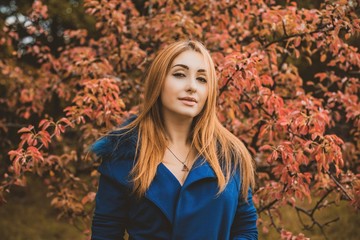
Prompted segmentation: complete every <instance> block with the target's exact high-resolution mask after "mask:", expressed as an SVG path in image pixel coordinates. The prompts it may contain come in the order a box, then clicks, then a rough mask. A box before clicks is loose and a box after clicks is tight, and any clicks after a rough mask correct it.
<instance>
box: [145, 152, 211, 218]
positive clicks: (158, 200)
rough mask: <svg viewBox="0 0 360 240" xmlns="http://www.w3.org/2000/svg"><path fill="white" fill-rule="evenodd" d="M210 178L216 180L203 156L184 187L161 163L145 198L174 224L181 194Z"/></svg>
mask: <svg viewBox="0 0 360 240" xmlns="http://www.w3.org/2000/svg"><path fill="white" fill-rule="evenodd" d="M208 178H216V175H215V172H214V171H213V169H212V168H211V167H210V165H209V163H208V162H207V161H205V159H204V157H202V156H200V157H199V158H197V160H196V161H195V163H194V164H193V166H192V168H191V170H190V172H189V174H188V176H187V178H186V180H185V182H184V185H183V186H181V185H180V183H179V181H178V180H177V179H176V177H175V176H174V175H173V174H172V173H171V172H170V170H169V169H168V168H167V167H166V166H165V165H164V164H163V163H160V164H159V165H158V168H157V172H156V176H155V178H154V180H153V182H152V183H151V185H150V187H149V189H148V190H147V192H146V194H145V197H146V198H147V199H149V200H150V201H151V202H153V203H154V204H155V205H156V206H157V207H158V208H159V209H160V210H161V211H162V212H163V214H164V215H165V216H166V217H167V219H168V220H169V221H170V223H171V224H172V223H173V221H174V217H175V212H176V206H177V202H178V199H179V196H180V194H181V192H182V191H186V190H187V188H188V187H189V186H190V185H192V184H194V183H196V182H198V181H201V180H204V179H208Z"/></svg>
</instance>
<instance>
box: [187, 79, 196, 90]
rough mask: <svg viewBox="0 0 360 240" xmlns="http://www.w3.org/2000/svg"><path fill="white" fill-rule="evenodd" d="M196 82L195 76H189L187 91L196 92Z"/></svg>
mask: <svg viewBox="0 0 360 240" xmlns="http://www.w3.org/2000/svg"><path fill="white" fill-rule="evenodd" d="M196 88H197V83H196V78H195V77H190V79H189V81H188V86H187V91H188V92H196Z"/></svg>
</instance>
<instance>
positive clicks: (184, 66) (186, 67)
mask: <svg viewBox="0 0 360 240" xmlns="http://www.w3.org/2000/svg"><path fill="white" fill-rule="evenodd" d="M174 67H182V68H185V69H187V70H189V67H188V66H186V65H184V64H175V65H174V66H172V68H174ZM197 71H198V72H206V70H205V69H199V70H197Z"/></svg>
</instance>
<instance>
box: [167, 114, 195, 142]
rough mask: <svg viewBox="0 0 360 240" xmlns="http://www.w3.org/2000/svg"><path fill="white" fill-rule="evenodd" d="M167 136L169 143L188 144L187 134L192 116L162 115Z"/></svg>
mask: <svg viewBox="0 0 360 240" xmlns="http://www.w3.org/2000/svg"><path fill="white" fill-rule="evenodd" d="M163 120H164V125H165V129H166V132H167V137H168V140H169V143H170V144H171V145H178V146H179V145H182V146H186V145H188V144H189V134H190V131H191V123H192V120H193V118H190V117H188V118H187V117H177V116H173V115H172V116H169V115H167V116H163Z"/></svg>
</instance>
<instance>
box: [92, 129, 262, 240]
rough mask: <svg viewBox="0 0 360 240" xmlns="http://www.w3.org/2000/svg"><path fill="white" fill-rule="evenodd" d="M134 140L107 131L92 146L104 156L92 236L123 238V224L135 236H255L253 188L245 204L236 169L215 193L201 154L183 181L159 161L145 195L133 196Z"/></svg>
mask: <svg viewBox="0 0 360 240" xmlns="http://www.w3.org/2000/svg"><path fill="white" fill-rule="evenodd" d="M136 139H137V134H136V133H132V134H128V135H125V136H122V137H114V136H111V137H110V136H108V137H106V138H103V139H101V140H99V141H97V142H95V144H94V145H93V146H92V150H93V151H94V152H95V153H96V154H97V155H98V156H101V157H102V163H101V165H100V166H99V168H98V170H99V172H100V173H101V175H100V180H99V187H98V192H97V194H96V206H95V212H94V216H93V221H92V239H95V240H100V239H101V240H105V239H106V240H109V239H123V237H124V231H125V229H126V231H127V232H128V234H129V239H135V240H141V239H166V240H170V239H173V240H192V239H194V240H195V239H196V240H212V239H214V240H215V239H216V240H219V239H221V240H227V239H234V240H235V239H257V236H258V232H257V228H256V220H257V214H256V209H255V207H254V205H253V202H252V195H251V191H250V190H249V195H248V203H246V202H245V201H243V200H242V199H241V194H240V192H241V191H240V176H239V174H238V175H235V176H233V177H232V178H231V180H230V181H229V183H228V185H227V187H226V189H225V190H224V192H222V193H221V194H220V195H219V196H216V193H217V191H218V188H217V178H216V175H215V173H214V171H213V169H212V168H211V167H210V165H209V164H208V163H207V161H205V159H204V158H203V157H199V158H198V159H197V160H196V161H195V163H194V164H193V167H192V168H191V171H190V172H189V174H188V176H187V178H186V180H185V182H184V184H183V186H181V185H180V183H179V182H178V180H177V179H176V177H175V176H174V175H173V174H172V173H171V172H170V171H169V170H168V169H167V167H166V166H165V165H164V164H162V163H160V164H159V165H158V168H157V172H156V176H155V178H154V180H153V182H152V183H151V185H150V187H149V189H148V190H147V192H146V194H145V196H144V197H143V198H141V199H136V198H135V197H134V196H133V195H131V187H132V184H131V182H130V179H129V172H130V171H131V169H132V166H133V164H134V154H135V146H136Z"/></svg>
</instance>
